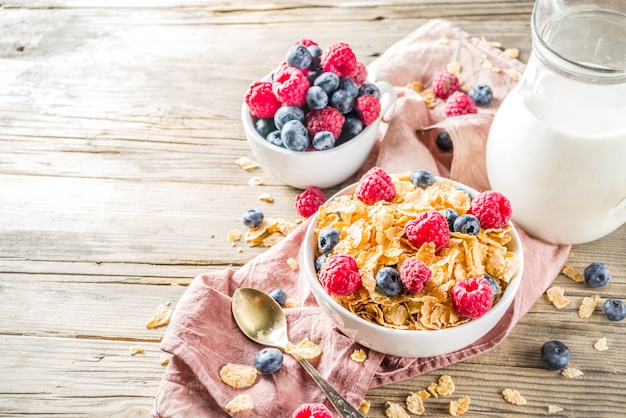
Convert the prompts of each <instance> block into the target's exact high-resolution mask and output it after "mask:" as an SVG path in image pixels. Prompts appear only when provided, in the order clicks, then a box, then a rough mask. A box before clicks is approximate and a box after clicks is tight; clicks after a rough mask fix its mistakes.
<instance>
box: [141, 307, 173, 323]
mask: <svg viewBox="0 0 626 418" xmlns="http://www.w3.org/2000/svg"><path fill="white" fill-rule="evenodd" d="M167 306H168V305H167V304H165V303H162V304H161V305H159V307H158V308H157V310H156V312H155V313H154V315H152V318H150V320H149V321H148V322H146V328H148V329H154V328H159V327H164V326H166V325H168V324H169V323H170V319H171V317H172V310H171V309H170V308H168V307H167Z"/></svg>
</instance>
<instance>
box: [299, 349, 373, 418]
mask: <svg viewBox="0 0 626 418" xmlns="http://www.w3.org/2000/svg"><path fill="white" fill-rule="evenodd" d="M292 355H293V357H294V358H295V359H296V360H298V363H300V365H301V366H302V367H303V368H304V370H306V371H307V373H309V376H311V377H312V378H313V380H315V383H317V385H318V386H319V387H320V389H322V390H323V391H324V393H325V394H326V396H327V397H328V399H329V400H330V402H331V403H332V404H333V406H334V407H335V409H336V410H337V412H339V414H340V415H341V416H342V417H344V418H365V417H363V415H362V414H361V413H360V412H359V410H358V409H356V408H355V407H354V406H352V404H351V403H350V402H348V401H347V400H346V398H344V397H343V396H341V394H340V393H339V392H337V390H336V389H335V388H334V387H332V386H331V385H330V383H328V381H327V380H326V379H324V378H323V377H322V376H321V375H320V374H319V373H318V371H317V369H316V368H315V367H313V366H312V365H311V363H309V362H308V361H307V360H306V359H304V358H302V357H300V356H299V355H297V354H295V353H292Z"/></svg>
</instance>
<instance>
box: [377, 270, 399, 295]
mask: <svg viewBox="0 0 626 418" xmlns="http://www.w3.org/2000/svg"><path fill="white" fill-rule="evenodd" d="M376 287H377V288H378V290H380V291H381V292H383V293H384V294H385V295H387V296H395V295H397V294H398V293H400V292H401V291H402V280H401V279H400V272H399V271H398V270H396V269H395V268H393V267H383V268H381V269H380V270H378V271H377V272H376Z"/></svg>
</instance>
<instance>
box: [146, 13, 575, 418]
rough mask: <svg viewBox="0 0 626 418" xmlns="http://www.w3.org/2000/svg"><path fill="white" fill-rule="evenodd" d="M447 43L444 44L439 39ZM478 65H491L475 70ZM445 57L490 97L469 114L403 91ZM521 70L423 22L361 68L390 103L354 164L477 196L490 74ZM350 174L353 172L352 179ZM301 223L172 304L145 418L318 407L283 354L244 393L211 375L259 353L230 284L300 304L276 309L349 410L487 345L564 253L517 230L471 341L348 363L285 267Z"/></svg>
mask: <svg viewBox="0 0 626 418" xmlns="http://www.w3.org/2000/svg"><path fill="white" fill-rule="evenodd" d="M443 39H445V40H447V43H446V42H444V41H443ZM485 59H488V60H489V63H491V64H492V65H490V66H487V65H485V63H486V61H485ZM452 61H457V62H459V63H460V65H461V67H462V74H463V78H464V81H465V82H470V83H473V84H483V83H484V84H489V85H490V86H491V87H492V88H493V90H494V96H495V98H494V101H493V102H492V104H491V105H490V106H488V107H486V108H480V111H479V113H478V114H477V115H466V116H459V117H452V118H446V117H445V114H444V111H443V102H441V103H439V104H437V106H436V107H435V108H433V109H428V108H427V107H426V105H425V103H424V101H423V100H422V98H421V96H420V95H419V94H418V93H416V92H414V91H413V90H409V89H406V88H403V87H402V86H404V85H405V84H406V83H408V82H411V81H415V80H421V81H422V82H423V83H424V85H426V86H428V85H429V83H430V81H431V80H432V78H433V77H434V76H435V75H436V74H437V73H438V72H439V71H441V70H442V69H444V68H445V66H446V64H447V63H449V62H452ZM494 66H496V67H499V68H501V69H503V70H504V69H508V68H514V69H517V70H518V71H520V72H521V71H522V70H523V64H522V63H521V62H519V61H517V60H514V59H510V58H508V57H507V56H505V55H504V54H503V53H502V52H501V51H500V50H498V49H495V48H492V47H491V46H490V45H489V44H488V43H486V42H485V41H482V40H480V39H477V38H474V37H471V36H470V35H468V34H467V33H465V32H464V31H462V30H461V29H459V28H457V27H455V26H454V25H452V24H451V23H449V22H447V21H442V20H433V21H431V22H428V23H427V24H425V25H424V26H422V27H420V28H418V29H417V30H416V31H415V32H413V33H412V34H410V35H409V36H407V37H406V38H405V39H403V40H401V41H400V42H398V43H397V44H396V45H394V46H392V47H391V48H390V49H389V50H388V51H386V52H385V53H384V54H383V55H382V56H381V57H380V58H379V59H378V60H377V61H376V62H374V63H373V64H372V65H371V66H370V74H371V75H372V77H373V79H375V80H386V81H389V82H390V83H392V84H393V85H395V86H398V87H397V92H398V101H397V103H396V105H395V106H394V108H393V109H392V110H391V111H390V112H389V114H388V115H386V118H385V123H384V124H382V126H381V134H380V136H379V141H378V143H377V146H376V147H375V149H374V150H373V151H372V154H371V155H370V158H369V159H368V161H367V162H366V163H365V164H364V166H363V167H362V170H361V172H364V171H365V170H367V169H368V168H370V167H371V166H373V165H378V166H381V167H383V168H385V169H386V170H388V171H389V172H402V171H408V170H415V169H417V168H424V169H427V170H430V171H431V172H433V173H435V174H438V175H441V176H445V177H450V178H452V179H454V180H457V181H460V182H462V183H465V184H467V185H469V186H471V187H474V188H475V189H477V190H486V189H489V183H488V180H487V176H486V169H485V143H486V137H487V132H488V130H489V126H490V124H491V120H492V118H493V114H494V112H495V110H496V109H497V107H498V105H499V103H500V101H501V99H502V98H503V97H504V96H505V95H506V94H507V93H508V91H510V89H511V88H512V87H513V86H514V84H515V81H514V80H513V79H512V78H511V77H510V76H508V75H506V74H505V73H504V72H502V71H501V72H496V71H494V70H493V67H494ZM442 130H445V131H447V132H448V133H449V134H450V136H451V138H452V141H453V143H454V151H453V152H447V153H446V152H442V151H440V150H439V149H438V148H437V146H436V145H435V143H434V141H435V137H436V135H437V133H438V132H440V131H442ZM356 177H358V175H357V176H355V178H356ZM308 224H309V221H305V222H303V224H302V225H300V226H299V227H298V228H297V229H296V230H295V231H293V232H292V233H291V234H289V235H288V236H287V237H286V238H284V239H283V240H282V241H281V242H280V243H279V244H277V245H276V246H274V247H272V248H270V249H269V250H267V251H266V252H264V253H263V254H261V255H259V256H257V257H256V258H254V259H253V260H252V261H250V262H249V263H247V264H246V265H244V266H243V267H242V268H241V269H239V270H234V269H227V270H223V271H220V272H215V273H210V274H203V275H200V276H198V277H196V278H195V279H194V280H193V281H192V283H191V285H190V286H189V288H188V289H187V291H186V292H185V294H184V295H183V297H182V298H181V300H180V301H179V303H178V304H177V306H176V310H175V312H174V315H173V318H172V321H171V324H170V326H169V328H168V330H167V332H166V335H165V337H164V338H163V341H162V345H161V348H162V350H163V351H165V352H167V353H170V354H172V361H171V363H170V365H169V367H168V369H167V371H166V373H165V375H164V377H163V380H162V382H161V386H160V388H159V391H158V393H157V396H156V398H155V403H154V410H153V412H152V414H153V416H154V417H228V416H229V413H228V412H226V411H225V409H224V405H225V404H226V403H227V402H228V401H229V400H231V399H233V398H234V397H235V396H237V395H239V394H243V393H247V394H249V395H250V396H251V397H252V399H253V402H254V405H255V408H254V409H253V410H251V411H248V412H241V413H238V414H236V416H237V417H287V418H288V417H291V414H292V412H293V411H294V410H295V409H296V408H297V407H298V406H299V405H301V404H303V403H309V402H325V403H326V404H327V405H328V406H329V408H330V409H331V410H332V407H331V406H330V404H329V403H328V401H327V400H326V399H325V397H324V395H323V393H322V392H321V390H319V389H318V388H317V386H316V385H315V383H314V382H313V381H312V379H311V378H310V377H309V376H308V375H307V374H306V372H305V371H304V370H302V369H301V367H300V366H299V365H298V364H297V362H296V361H295V360H294V359H293V358H291V357H290V356H288V355H286V356H285V358H284V363H283V367H282V368H281V370H280V372H278V373H277V374H275V375H260V376H259V377H258V378H257V382H256V383H255V384H254V385H253V386H252V387H250V388H246V389H233V388H231V387H229V386H227V385H225V384H224V383H223V382H222V381H221V380H220V377H219V370H220V368H221V367H222V366H223V365H225V364H227V363H240V364H252V361H253V359H254V356H255V354H256V353H257V352H258V350H260V349H261V348H262V347H261V346H260V345H258V344H256V343H253V342H251V341H250V340H248V339H247V338H246V337H245V336H244V335H243V334H242V333H241V332H240V331H239V329H238V328H237V326H236V324H235V322H234V320H233V318H232V314H231V310H230V302H231V295H232V293H233V292H234V290H235V289H236V288H238V287H255V288H258V289H261V290H264V291H266V292H270V291H272V290H273V289H276V288H281V289H283V290H284V291H285V292H286V293H287V294H288V295H289V297H292V298H295V299H297V300H299V301H300V302H301V304H302V307H299V308H289V309H286V310H285V313H286V315H287V321H288V324H289V336H290V339H291V341H293V342H296V343H297V342H299V341H301V340H302V339H304V338H309V339H310V340H311V341H313V342H315V343H316V344H318V345H319V346H320V347H321V348H322V350H323V354H322V356H321V359H320V361H319V363H318V364H316V367H317V369H318V371H319V372H320V373H321V374H322V376H324V377H325V378H326V379H327V380H328V381H329V382H330V383H331V384H332V385H333V386H334V387H335V388H337V389H338V390H339V391H340V392H341V393H342V394H343V395H344V396H345V397H346V399H348V401H350V402H351V403H352V404H354V405H356V406H358V405H359V404H360V402H361V400H362V399H363V398H364V396H365V394H366V392H367V390H368V389H370V388H373V387H377V386H380V385H384V384H388V383H392V382H396V381H399V380H403V379H407V378H409V377H411V376H416V375H419V374H422V373H426V372H428V371H431V370H435V369H438V368H441V367H444V366H446V365H449V364H452V363H455V362H458V361H462V360H465V359H468V358H470V357H473V356H476V355H479V354H481V353H484V352H486V351H488V350H490V349H492V348H494V347H496V346H497V345H498V344H499V343H500V342H501V341H502V340H503V339H504V338H505V337H506V336H507V335H508V333H509V332H510V331H511V329H512V328H513V327H514V325H515V324H516V323H517V321H518V320H519V319H520V318H521V317H522V316H523V315H524V314H525V313H526V312H527V311H528V310H529V309H530V307H531V306H532V305H533V303H534V302H535V301H536V300H537V298H539V297H540V296H541V295H542V294H543V292H544V291H545V289H546V288H547V287H548V286H549V285H550V283H551V282H552V280H553V279H554V278H555V277H556V276H557V275H558V273H559V271H560V269H561V268H562V266H563V264H564V262H565V260H566V258H567V255H568V252H569V247H568V246H554V245H549V244H545V243H542V242H540V241H537V240H535V239H532V238H530V237H528V236H527V235H526V234H524V232H523V231H519V232H520V235H521V238H522V243H523V248H524V253H525V266H524V275H523V279H522V285H521V287H520V291H519V294H518V295H517V297H516V298H515V300H514V302H513V304H512V306H511V307H510V309H509V310H508V312H507V314H506V315H505V317H504V318H503V319H502V320H501V321H500V323H499V324H498V325H497V326H496V327H495V328H494V329H493V330H491V331H490V332H489V333H488V334H487V335H486V336H485V337H483V338H482V339H481V340H480V341H477V342H476V343H475V344H473V345H471V346H469V347H466V348H464V349H461V350H459V351H457V352H455V353H452V354H449V355H444V356H437V357H431V358H398V357H393V356H389V355H384V354H381V353H378V352H375V351H371V350H367V349H365V351H366V352H367V355H368V357H367V360H366V361H365V362H364V363H356V362H354V361H352V360H351V359H350V354H351V353H352V352H353V351H354V350H355V349H357V348H362V347H361V346H359V345H358V344H356V343H354V342H353V341H352V340H350V339H349V338H347V337H346V336H344V335H343V334H341V333H340V332H339V331H338V330H337V329H336V328H335V327H334V326H333V324H332V322H331V321H330V320H329V319H328V318H326V316H325V315H324V314H323V313H322V311H321V309H320V308H319V307H318V306H317V305H316V303H315V300H314V298H313V296H312V294H311V292H310V290H309V287H308V284H307V282H306V278H305V277H304V273H303V272H302V271H301V270H298V271H293V270H292V269H291V268H290V267H289V266H288V265H287V263H286V260H287V258H289V257H292V258H295V259H296V260H297V261H298V262H299V264H300V265H302V264H303V262H302V258H301V254H300V244H301V242H302V241H303V238H304V233H305V230H306V227H307V225H308Z"/></svg>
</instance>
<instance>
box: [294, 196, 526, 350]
mask: <svg viewBox="0 0 626 418" xmlns="http://www.w3.org/2000/svg"><path fill="white" fill-rule="evenodd" d="M460 186H462V185H460ZM462 187H463V188H464V189H466V190H469V191H471V192H472V193H477V192H476V191H475V190H473V189H471V188H470V187H467V186H462ZM355 189H356V184H353V185H351V186H349V187H346V188H344V189H343V190H341V191H339V192H338V193H337V194H335V195H334V196H333V198H334V197H337V196H340V195H344V194H352V193H354V190H355ZM316 225H317V214H315V215H313V218H312V219H311V223H310V225H309V226H308V229H307V231H306V235H305V239H304V242H303V244H302V248H301V250H302V251H303V258H304V270H305V272H306V276H307V280H308V282H309V285H310V287H311V289H312V291H313V295H314V296H315V299H316V300H317V303H318V305H319V306H320V307H321V308H322V310H323V311H324V312H325V313H326V314H328V316H329V317H330V318H331V319H332V321H333V322H334V323H335V325H336V326H337V327H338V328H339V329H340V330H341V332H343V333H344V334H345V335H346V336H348V337H350V338H352V339H353V340H355V341H356V342H358V343H359V344H361V345H363V346H364V347H368V348H371V349H372V350H376V351H379V352H381V353H385V354H390V355H394V356H400V357H432V356H440V355H444V354H449V353H452V352H455V351H457V350H460V349H462V348H464V347H466V346H468V345H470V344H472V343H474V342H476V341H478V340H479V339H480V338H482V337H483V336H485V335H486V334H487V333H488V332H489V331H490V330H491V329H492V328H493V327H494V326H495V325H496V324H497V323H498V322H499V321H500V320H501V319H502V317H503V316H504V314H505V312H506V311H507V309H508V308H509V306H510V305H511V303H512V302H513V299H514V298H515V295H516V294H517V291H518V289H519V286H520V283H521V279H522V271H523V264H524V263H523V260H524V255H523V250H522V244H521V241H520V238H519V235H518V233H517V231H516V230H515V228H514V227H513V228H512V229H511V235H512V238H513V239H512V240H511V242H510V243H509V245H508V246H507V247H508V248H509V250H511V251H514V252H515V255H516V257H518V258H519V260H521V265H520V268H519V270H518V272H517V274H516V275H515V276H514V277H513V278H512V279H511V282H510V283H509V285H508V286H507V288H506V290H505V291H504V293H503V294H502V296H501V297H500V300H499V301H498V302H497V303H496V304H495V305H494V306H493V307H492V308H491V309H490V310H489V312H487V313H486V314H485V315H483V316H482V317H480V318H478V319H474V320H471V321H469V322H465V323H463V324H461V325H458V326H455V327H451V328H444V329H440V330H426V331H423V330H396V329H391V328H386V327H383V326H382V325H378V324H375V323H373V322H369V321H366V320H365V319H363V318H360V317H358V316H357V315H354V314H353V313H352V312H350V311H349V310H347V309H346V308H344V307H343V306H341V305H340V304H339V303H338V302H336V301H335V300H334V299H333V298H332V297H331V296H330V295H329V294H328V293H327V292H326V290H325V289H324V288H323V287H322V285H321V284H320V282H319V280H318V277H317V274H316V273H315V257H316V255H315V254H316V249H317V239H316V237H315V227H316Z"/></svg>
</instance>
